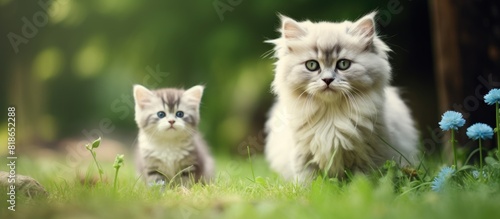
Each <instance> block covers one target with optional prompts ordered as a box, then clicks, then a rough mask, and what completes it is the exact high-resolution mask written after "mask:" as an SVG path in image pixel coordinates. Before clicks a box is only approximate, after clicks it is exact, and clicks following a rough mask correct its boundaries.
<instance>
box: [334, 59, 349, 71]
mask: <svg viewBox="0 0 500 219" xmlns="http://www.w3.org/2000/svg"><path fill="white" fill-rule="evenodd" d="M349 67H351V61H350V60H347V59H340V60H339V61H337V69H340V70H346V69H348V68H349Z"/></svg>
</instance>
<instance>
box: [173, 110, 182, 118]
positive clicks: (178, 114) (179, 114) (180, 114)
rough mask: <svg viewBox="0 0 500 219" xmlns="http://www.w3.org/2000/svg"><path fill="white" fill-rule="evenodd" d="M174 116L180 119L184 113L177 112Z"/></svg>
mask: <svg viewBox="0 0 500 219" xmlns="http://www.w3.org/2000/svg"><path fill="white" fill-rule="evenodd" d="M175 116H177V117H179V118H182V117H184V112H182V111H177V112H176V113H175Z"/></svg>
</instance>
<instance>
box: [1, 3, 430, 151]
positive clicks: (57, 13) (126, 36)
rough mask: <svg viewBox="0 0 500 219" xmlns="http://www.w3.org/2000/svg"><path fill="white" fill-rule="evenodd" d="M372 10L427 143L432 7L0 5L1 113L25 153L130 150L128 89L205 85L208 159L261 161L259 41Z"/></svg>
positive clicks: (263, 78) (264, 78)
mask: <svg viewBox="0 0 500 219" xmlns="http://www.w3.org/2000/svg"><path fill="white" fill-rule="evenodd" d="M396 3H397V4H396ZM395 4H396V5H395ZM44 5H49V6H48V8H46V7H45V6H44ZM215 6H217V7H218V8H219V12H218V10H216V8H215ZM394 8H396V9H397V10H394ZM373 10H379V11H380V17H379V18H380V19H381V20H379V26H378V29H379V33H380V34H381V35H382V36H383V39H384V41H386V42H387V43H388V44H389V46H390V47H391V48H392V49H393V50H394V53H392V54H391V57H392V58H391V62H392V64H393V70H394V75H395V76H394V84H395V85H396V86H400V87H404V93H403V95H404V97H405V99H407V100H408V102H409V104H410V106H411V107H412V109H413V112H414V113H413V114H414V116H415V117H416V118H417V121H418V123H419V126H420V129H421V130H422V133H423V135H424V137H425V136H426V135H428V134H427V133H428V131H426V129H427V128H428V127H430V128H435V127H437V124H436V123H437V120H438V118H439V115H438V112H437V106H436V97H435V88H434V87H435V85H434V76H433V66H432V55H431V40H430V38H431V36H430V33H429V28H430V27H429V14H428V13H429V12H428V5H427V1H409V0H400V1H394V0H381V1H373V0H352V1H305V0H288V1H285V0H279V1H269V0H241V1H238V0H216V1H213V0H210V1H172V0H168V1H140V0H86V1H77V0H54V1H49V0H41V1H27V0H19V1H16V0H0V36H1V37H2V38H1V39H2V40H0V57H1V59H0V66H1V67H0V70H1V80H0V87H1V88H0V92H1V101H0V108H1V109H6V108H7V107H8V106H16V108H17V120H16V121H17V137H18V138H17V139H18V140H17V141H18V150H21V151H23V152H27V153H28V152H34V153H36V151H37V150H35V149H39V148H45V149H52V148H57V145H60V144H63V143H61V142H65V140H67V139H84V140H86V139H88V138H90V137H92V136H95V135H96V134H102V135H103V138H104V141H106V140H107V139H114V140H116V141H117V142H119V143H120V144H122V145H124V147H127V148H132V147H133V145H134V142H135V136H136V133H137V127H136V125H135V122H134V116H133V113H134V112H133V106H132V105H131V103H132V101H133V99H132V85H133V84H144V85H146V86H148V87H150V88H161V87H185V88H187V87H190V86H193V85H196V84H205V85H206V90H205V94H204V97H203V105H202V107H201V113H202V122H201V125H200V129H201V130H202V132H203V133H204V135H205V136H206V139H207V141H208V142H209V143H210V145H211V147H212V150H213V151H215V152H216V153H231V154H239V155H242V156H243V155H245V154H246V146H247V145H249V146H250V147H251V149H252V151H254V152H262V150H263V143H264V134H263V132H262V129H263V124H264V122H265V119H266V114H267V111H268V110H269V108H270V106H271V104H272V102H273V95H272V94H271V93H270V83H271V81H272V78H273V59H272V57H269V56H267V57H265V54H267V53H268V52H269V50H271V49H272V46H271V45H269V44H266V43H264V42H263V41H264V40H267V39H272V38H276V37H278V36H279V35H278V33H277V32H276V29H277V28H278V26H279V19H278V17H277V13H282V14H284V15H287V16H290V17H292V18H295V19H297V20H304V19H310V20H313V21H320V20H326V21H342V20H346V19H349V20H352V19H357V18H359V17H361V16H362V15H364V14H366V13H369V12H371V11H373ZM44 18H47V20H46V21H47V22H45V19H44ZM26 21H27V22H26ZM29 26H32V27H34V28H30V27H29ZM13 34H14V35H16V37H14V35H13ZM13 37H14V38H15V40H14V42H17V43H18V45H17V46H13V44H12V42H11V41H13V39H14V38H13ZM22 39H24V40H22ZM14 44H15V43H14ZM14 47H17V49H18V51H17V52H16V49H15V48H14ZM3 112H5V113H4V114H7V111H6V110H3ZM0 118H6V115H5V116H4V115H2V116H1V117H0ZM6 123H7V121H6V119H2V121H0V125H1V126H2V127H6ZM103 126H104V128H103ZM6 135H7V133H6V129H1V130H0V136H1V137H2V139H5V138H6ZM89 136H90V137H89ZM90 140H91V139H88V141H90ZM5 150H6V149H5V148H3V147H2V148H1V149H0V153H1V152H5Z"/></svg>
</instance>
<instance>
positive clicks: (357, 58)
mask: <svg viewBox="0 0 500 219" xmlns="http://www.w3.org/2000/svg"><path fill="white" fill-rule="evenodd" d="M375 15H376V14H375V13H371V14H368V15H366V16H364V17H362V18H361V19H359V20H357V21H355V22H350V21H344V22H340V23H333V22H318V23H313V22H310V21H304V22H297V21H295V20H293V19H291V18H288V17H284V16H281V28H280V32H281V37H280V38H278V39H275V40H270V41H268V42H270V43H272V44H274V45H275V49H274V50H275V57H276V58H277V62H276V64H275V65H276V69H275V77H274V81H273V83H272V90H273V92H274V94H275V95H276V102H275V104H274V106H273V108H272V109H271V112H270V118H269V120H268V121H267V124H266V130H267V132H268V136H267V139H266V147H265V153H266V158H267V160H268V161H269V163H270V165H271V168H272V169H273V170H275V171H277V172H278V173H280V174H281V175H282V176H284V177H285V178H287V179H290V180H298V181H300V182H304V181H308V180H310V179H312V178H313V177H314V176H315V174H317V172H318V171H321V172H327V174H328V175H329V176H330V177H342V176H343V175H344V174H345V171H346V170H349V171H354V172H358V171H361V172H366V171H369V170H372V169H374V168H377V167H378V166H380V165H382V164H383V163H384V162H385V161H386V160H390V159H394V160H395V161H397V162H400V164H407V162H411V160H412V159H413V158H414V157H415V155H416V152H417V149H416V147H417V141H418V132H417V130H416V129H415V126H414V122H413V120H412V118H411V115H410V111H409V109H408V107H407V106H406V105H405V103H404V102H403V101H402V99H401V98H400V96H399V94H398V91H397V89H395V88H394V87H391V86H390V85H389V84H390V80H391V66H390V64H389V61H388V55H387V53H388V52H389V51H390V49H389V47H388V46H387V45H386V44H385V43H384V42H382V40H380V38H379V37H378V36H377V34H376V30H375V21H374V16H375ZM384 141H386V142H387V143H385V142H384ZM388 144H389V145H390V146H389V145H388ZM401 155H404V157H405V158H407V159H408V160H406V159H405V158H403V157H401Z"/></svg>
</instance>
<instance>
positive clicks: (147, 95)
mask: <svg viewBox="0 0 500 219" xmlns="http://www.w3.org/2000/svg"><path fill="white" fill-rule="evenodd" d="M151 97H154V94H153V92H151V91H150V90H148V89H147V88H145V87H144V86H142V85H138V84H136V85H134V100H135V104H136V105H138V106H139V107H141V108H144V105H145V104H147V103H149V102H151Z"/></svg>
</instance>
